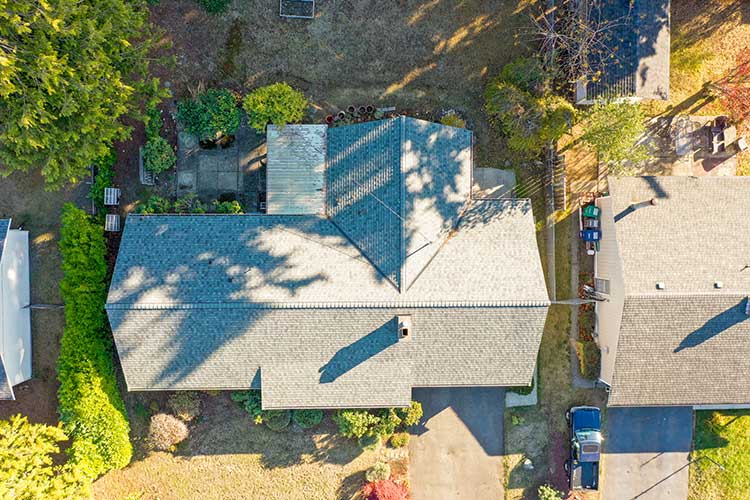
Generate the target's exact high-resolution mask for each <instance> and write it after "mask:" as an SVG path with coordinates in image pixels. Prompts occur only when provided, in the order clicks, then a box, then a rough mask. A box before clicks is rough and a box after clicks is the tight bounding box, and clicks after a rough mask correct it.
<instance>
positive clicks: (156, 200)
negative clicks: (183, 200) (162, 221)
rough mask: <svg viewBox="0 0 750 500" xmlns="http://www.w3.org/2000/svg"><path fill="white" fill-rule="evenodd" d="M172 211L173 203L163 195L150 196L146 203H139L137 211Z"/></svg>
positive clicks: (147, 212) (162, 212)
mask: <svg viewBox="0 0 750 500" xmlns="http://www.w3.org/2000/svg"><path fill="white" fill-rule="evenodd" d="M171 211H172V203H171V202H170V201H169V200H168V199H166V198H162V197H161V196H156V195H154V196H150V197H149V199H148V200H146V203H144V204H142V205H138V207H137V208H136V212H137V213H139V214H166V213H169V212H171Z"/></svg>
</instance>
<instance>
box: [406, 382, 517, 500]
mask: <svg viewBox="0 0 750 500" xmlns="http://www.w3.org/2000/svg"><path fill="white" fill-rule="evenodd" d="M413 399H415V400H416V401H419V402H420V403H422V409H423V410H424V420H423V422H424V423H423V425H422V426H420V428H419V429H417V434H418V435H416V436H412V440H411V443H410V445H409V457H410V460H411V464H410V466H409V475H410V478H409V479H410V483H411V496H412V499H413V500H436V499H440V500H453V499H465V500H502V499H503V497H504V493H503V410H504V405H505V390H504V389H502V388H496V387H460V388H459V387H456V388H430V389H426V388H425V389H414V391H413Z"/></svg>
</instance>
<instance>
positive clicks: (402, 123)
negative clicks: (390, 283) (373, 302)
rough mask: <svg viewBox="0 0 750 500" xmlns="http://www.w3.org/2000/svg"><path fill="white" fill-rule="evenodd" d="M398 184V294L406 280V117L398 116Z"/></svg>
mask: <svg viewBox="0 0 750 500" xmlns="http://www.w3.org/2000/svg"><path fill="white" fill-rule="evenodd" d="M398 129H399V130H398V133H399V139H398V140H399V142H398V184H399V200H400V202H399V204H398V216H399V232H398V237H399V244H398V248H399V254H400V255H399V265H398V292H399V293H404V292H406V290H407V288H408V287H406V286H405V283H406V282H405V279H406V243H405V241H406V236H405V234H404V233H405V232H406V224H404V203H406V182H405V179H404V149H405V148H404V143H405V142H406V130H405V129H406V117H405V116H404V115H401V116H399V122H398Z"/></svg>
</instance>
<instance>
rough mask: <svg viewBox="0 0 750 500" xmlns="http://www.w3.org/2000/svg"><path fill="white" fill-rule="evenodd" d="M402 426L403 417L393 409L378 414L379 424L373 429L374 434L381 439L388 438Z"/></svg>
mask: <svg viewBox="0 0 750 500" xmlns="http://www.w3.org/2000/svg"><path fill="white" fill-rule="evenodd" d="M399 425H401V417H399V416H398V413H397V412H396V410H395V409H393V408H387V409H384V410H380V411H379V412H378V422H377V423H376V424H375V425H374V426H373V427H372V433H373V434H376V435H378V436H381V437H388V436H390V435H391V434H393V433H394V432H396V429H397V428H398V427H399Z"/></svg>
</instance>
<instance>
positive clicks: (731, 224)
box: [609, 177, 750, 295]
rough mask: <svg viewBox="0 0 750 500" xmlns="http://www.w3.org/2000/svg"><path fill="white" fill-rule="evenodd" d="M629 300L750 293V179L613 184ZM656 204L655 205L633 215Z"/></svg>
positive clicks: (649, 179) (666, 179) (614, 181)
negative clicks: (645, 296) (658, 285)
mask: <svg viewBox="0 0 750 500" xmlns="http://www.w3.org/2000/svg"><path fill="white" fill-rule="evenodd" d="M609 192H610V196H611V197H612V211H613V213H614V218H615V228H616V231H617V244H618V246H619V249H620V255H621V258H622V262H623V273H624V275H623V278H624V281H625V292H626V294H631V295H632V294H642V293H647V294H648V293H654V292H656V282H657V281H661V282H664V284H665V285H666V290H664V291H661V292H660V294H673V293H687V294H695V293H711V294H715V293H719V291H717V290H715V289H714V283H715V282H717V281H721V282H722V284H723V288H722V290H721V293H747V292H750V268H747V269H744V270H743V268H745V266H748V265H750V250H749V249H750V217H748V214H750V178H745V177H710V178H708V177H706V178H696V177H624V178H620V179H615V178H610V180H609ZM652 198H654V199H656V201H657V205H655V206H644V207H642V208H639V209H635V210H634V209H633V205H634V204H638V203H641V202H648V201H649V200H651V199H652Z"/></svg>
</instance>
